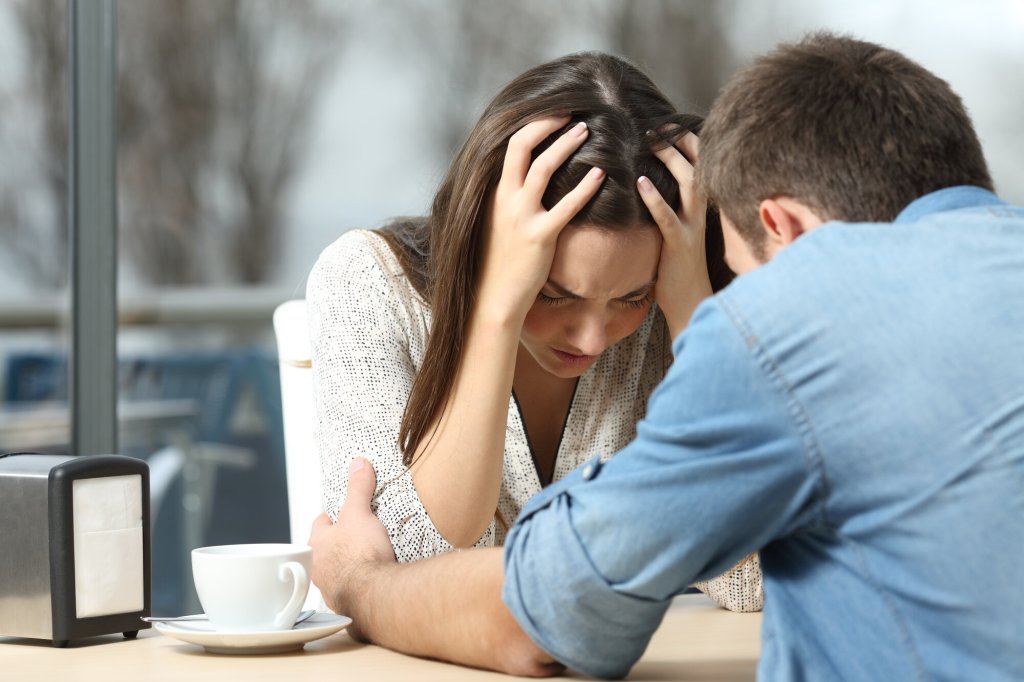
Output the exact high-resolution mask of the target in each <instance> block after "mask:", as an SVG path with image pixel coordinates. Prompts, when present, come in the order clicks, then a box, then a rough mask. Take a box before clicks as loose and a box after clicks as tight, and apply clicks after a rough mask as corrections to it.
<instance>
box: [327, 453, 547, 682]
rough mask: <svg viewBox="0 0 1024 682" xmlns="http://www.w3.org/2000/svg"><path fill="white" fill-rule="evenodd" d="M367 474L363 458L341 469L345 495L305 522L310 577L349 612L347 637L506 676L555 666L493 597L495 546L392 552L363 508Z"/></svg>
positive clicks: (369, 490)
mask: <svg viewBox="0 0 1024 682" xmlns="http://www.w3.org/2000/svg"><path fill="white" fill-rule="evenodd" d="M375 484H376V478H375V476H374V472H373V467H372V466H370V464H369V462H367V461H366V460H364V459H361V458H359V459H356V460H354V461H353V463H352V466H351V468H350V470H349V481H348V496H347V501H346V502H345V505H344V506H343V507H342V508H341V511H340V512H339V513H338V522H337V523H336V524H331V522H330V519H328V518H327V515H326V514H322V515H321V516H320V517H319V518H318V519H317V520H316V522H315V523H314V524H313V531H312V534H311V535H310V538H309V544H310V546H311V547H312V548H313V582H314V583H315V584H316V586H317V587H319V588H320V590H321V592H322V593H323V596H324V599H325V600H326V602H327V605H328V606H330V607H331V609H333V610H334V611H336V612H338V613H344V614H345V615H348V616H349V617H351V618H352V621H353V625H352V627H351V628H349V631H350V632H351V633H352V634H353V636H355V637H357V638H360V639H365V640H368V641H371V642H374V643H375V644H380V645H381V646H384V647H387V648H389V649H394V650H396V651H401V652H404V653H407V654H413V655H415V656H425V657H430V658H439V659H442V660H447V661H452V662H454V663H461V664H463V665H469V666H473V667H477V668H490V669H494V670H500V671H502V672H506V673H510V674H513V675H528V676H533V677H540V676H545V675H552V674H555V673H557V672H559V671H560V670H562V666H561V665H558V664H557V663H556V662H555V661H554V659H552V658H551V656H549V655H547V654H546V653H544V652H543V651H542V650H541V649H539V648H538V647H537V646H536V645H535V644H534V643H533V642H532V641H530V638H529V637H527V635H526V634H525V633H524V632H523V630H522V629H521V628H520V627H519V625H518V624H517V623H516V621H515V619H514V618H513V617H512V614H511V613H510V612H509V610H508V609H507V608H506V607H505V605H504V603H503V602H502V600H501V590H502V583H503V580H504V575H503V570H502V554H501V550H500V549H479V550H465V551H460V552H453V553H450V554H445V555H441V556H437V557H433V558H430V559H425V560H423V561H419V562H416V563H412V564H399V563H397V562H396V561H395V557H394V552H393V551H392V548H391V542H390V540H389V539H388V535H387V531H386V530H385V529H384V526H383V525H381V523H380V521H378V520H377V518H376V517H375V516H374V515H373V513H372V512H371V511H370V498H371V496H372V495H373V490H374V486H375Z"/></svg>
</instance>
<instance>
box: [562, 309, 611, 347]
mask: <svg viewBox="0 0 1024 682" xmlns="http://www.w3.org/2000/svg"><path fill="white" fill-rule="evenodd" d="M568 336H569V342H570V343H571V344H572V345H573V346H575V350H576V351H577V352H579V353H581V354H583V355H600V354H601V353H603V352H604V349H605V348H606V347H607V346H608V333H607V330H606V325H605V319H604V316H603V315H584V316H581V317H580V318H578V319H577V320H576V324H575V325H573V328H572V330H571V331H570V333H569V335H568Z"/></svg>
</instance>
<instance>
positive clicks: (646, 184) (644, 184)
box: [636, 175, 654, 192]
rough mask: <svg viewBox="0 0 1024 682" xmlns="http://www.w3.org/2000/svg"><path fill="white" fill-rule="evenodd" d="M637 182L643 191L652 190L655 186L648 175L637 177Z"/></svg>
mask: <svg viewBox="0 0 1024 682" xmlns="http://www.w3.org/2000/svg"><path fill="white" fill-rule="evenodd" d="M636 184H637V186H638V187H639V188H640V191H641V192H650V191H651V190H652V189H653V188H654V185H652V184H651V181H650V180H648V179H647V176H646V175H641V176H640V177H639V178H638V179H637V181H636Z"/></svg>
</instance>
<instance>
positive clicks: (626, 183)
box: [382, 52, 732, 465]
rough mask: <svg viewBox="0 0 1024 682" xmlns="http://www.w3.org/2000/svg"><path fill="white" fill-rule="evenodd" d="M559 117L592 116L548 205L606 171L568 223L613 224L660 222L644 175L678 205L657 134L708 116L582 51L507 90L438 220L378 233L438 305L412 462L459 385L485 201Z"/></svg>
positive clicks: (438, 208)
mask: <svg viewBox="0 0 1024 682" xmlns="http://www.w3.org/2000/svg"><path fill="white" fill-rule="evenodd" d="M561 113H570V114H571V116H572V120H571V121H570V123H569V124H568V125H567V127H566V129H568V127H570V126H573V125H575V124H576V123H577V122H578V121H586V123H587V127H588V129H589V131H590V132H589V136H588V138H587V141H586V142H585V143H584V144H583V145H582V146H581V147H580V148H579V149H578V150H577V151H576V152H575V153H574V154H573V155H572V156H571V157H570V158H569V159H568V160H567V161H566V162H565V163H564V164H563V165H562V167H561V168H559V169H558V171H556V172H555V173H554V175H553V176H552V178H551V180H550V182H549V183H548V187H547V191H546V192H545V194H544V198H543V202H542V203H543V204H544V206H546V207H547V208H551V206H553V205H554V204H555V203H557V202H558V200H559V199H561V198H562V197H563V196H565V194H567V193H568V192H569V191H570V190H571V189H572V188H574V187H575V186H576V185H577V184H579V182H580V181H581V180H582V179H583V176H584V175H585V174H586V173H587V172H588V171H589V170H590V169H591V168H592V167H595V166H596V167H599V168H601V169H603V170H604V171H605V173H606V174H607V175H606V177H605V180H604V182H603V183H602V185H601V188H600V189H599V190H598V192H597V195H596V196H595V197H594V198H593V199H592V200H591V201H590V202H589V203H588V204H587V205H586V206H585V207H584V208H583V209H582V210H581V211H580V212H579V213H577V214H576V216H575V218H573V220H572V221H571V222H570V224H576V225H582V224H586V225H594V226H598V227H603V228H605V229H627V228H634V227H636V226H637V225H651V226H653V225H654V221H653V219H652V218H651V216H650V214H649V213H648V211H647V208H646V207H645V206H644V204H643V201H642V200H641V198H640V195H639V194H638V193H637V190H636V180H637V178H638V177H640V176H641V175H645V176H647V177H648V178H650V180H651V182H652V183H654V186H655V187H657V188H658V191H659V192H661V195H662V197H664V198H665V200H666V201H667V202H668V203H669V205H671V206H676V207H678V204H679V186H678V184H677V182H676V181H675V180H674V179H673V178H672V175H671V174H670V173H669V171H668V169H667V168H665V166H664V165H663V164H662V163H661V162H660V161H658V159H657V158H656V157H655V156H654V155H653V153H652V152H651V145H652V143H656V142H658V140H657V139H655V138H661V140H662V141H671V139H672V138H674V137H678V136H680V135H682V134H685V133H686V132H687V131H690V130H694V131H696V130H699V128H700V124H701V120H702V119H701V117H700V116H697V115H694V114H680V113H678V112H677V111H676V110H675V107H673V106H672V104H671V103H670V102H669V101H668V99H667V98H666V97H665V96H664V95H663V94H662V93H661V91H660V90H659V89H658V88H657V86H655V85H654V83H653V82H652V81H651V80H650V78H648V77H647V76H646V75H644V74H643V73H642V72H641V71H640V70H639V69H637V68H636V67H635V66H633V65H632V64H630V63H629V62H627V61H625V60H624V59H622V58H620V57H615V56H612V55H608V54H601V53H594V52H586V53H580V54H573V55H569V56H566V57H562V58H560V59H556V60H554V61H551V62H548V63H546V64H542V65H540V66H537V67H535V68H533V69H530V70H529V71H527V72H526V73H524V74H523V75H521V76H519V77H518V78H516V79H515V80H513V81H512V82H511V83H509V84H508V85H506V86H505V87H504V88H503V89H502V90H501V92H499V93H498V95H497V96H496V97H495V98H494V100H493V101H492V102H491V103H490V105H489V106H488V107H487V109H486V110H485V111H484V113H483V115H482V116H481V117H480V120H479V121H478V122H477V124H476V126H475V127H474V128H473V130H472V132H471V133H470V135H469V137H468V139H467V140H466V142H465V143H464V144H463V145H462V148H461V149H460V150H459V152H458V154H457V155H456V156H455V159H454V161H453V162H452V164H451V167H450V168H449V169H448V173H447V175H446V176H445V177H444V179H443V180H442V182H441V185H440V188H439V189H438V191H437V194H436V196H435V197H434V202H433V205H432V208H431V212H430V215H429V216H427V217H424V218H404V219H398V220H395V221H394V222H392V223H391V224H390V225H388V226H386V227H384V228H383V230H382V232H383V234H384V237H385V239H387V241H388V243H389V245H390V246H391V248H392V250H393V251H394V252H395V255H396V256H397V258H398V260H399V262H400V263H401V264H402V268H403V270H404V271H405V274H406V276H408V277H409V279H410V281H411V282H412V283H413V285H414V286H415V287H416V289H417V291H419V293H420V294H421V295H422V296H423V297H424V298H425V299H427V300H428V301H430V306H431V310H432V316H433V321H432V326H431V330H430V336H429V339H428V341H427V347H426V351H425V353H424V356H423V364H422V366H421V367H420V370H419V372H418V373H417V375H416V378H415V380H414V381H413V386H412V393H411V395H410V396H409V402H408V403H407V404H406V408H405V414H404V415H403V417H402V424H401V428H400V431H399V445H400V446H401V448H402V452H403V453H404V458H403V461H404V462H405V464H406V465H409V464H410V463H411V461H412V457H413V455H414V453H415V452H416V449H417V448H418V447H419V445H420V443H421V442H422V441H423V440H424V439H425V438H426V437H427V436H428V430H429V429H430V427H431V424H432V423H433V422H434V421H435V420H436V418H437V417H438V415H439V414H440V413H441V411H442V410H443V409H444V405H445V403H446V401H447V400H448V397H449V395H450V393H451V390H452V386H453V384H454V381H455V376H456V373H457V371H458V368H459V359H460V358H461V356H462V349H463V344H464V342H465V335H466V328H467V324H468V321H469V317H470V314H471V312H472V307H473V301H474V295H475V291H476V286H477V277H478V274H479V270H480V265H481V261H482V254H481V246H482V243H483V236H484V229H485V225H484V222H485V214H486V202H487V199H488V197H489V196H490V193H491V192H492V191H493V189H494V188H495V186H496V185H497V183H498V179H499V177H500V175H501V168H502V163H503V161H504V157H505V149H506V147H507V145H508V140H509V138H510V137H511V136H512V134H513V133H515V132H516V131H517V130H519V129H520V128H522V127H523V126H524V125H526V124H527V123H529V122H530V121H534V120H536V119H539V118H542V117H545V116H552V115H555V114H561ZM650 131H662V132H661V133H658V134H654V135H652V134H651V132H650ZM666 131H667V132H666ZM561 132H562V131H559V132H558V133H555V134H554V135H552V136H551V137H550V138H548V140H546V141H545V142H544V143H543V144H541V145H540V146H539V147H538V149H536V150H535V154H538V153H540V152H541V151H543V150H544V149H545V148H546V147H547V146H548V145H549V144H550V143H551V142H552V141H554V139H556V138H557V136H558V135H560V134H561ZM708 218H709V220H708V234H707V238H706V243H707V252H708V255H707V258H708V269H709V272H710V274H711V278H712V286H713V288H715V289H718V288H720V287H722V286H725V284H727V283H728V282H729V280H730V279H731V278H732V273H731V272H730V271H729V270H728V268H727V267H725V264H724V260H723V250H724V249H723V246H722V235H721V228H720V227H719V224H718V218H717V214H715V213H714V212H712V211H709V215H708Z"/></svg>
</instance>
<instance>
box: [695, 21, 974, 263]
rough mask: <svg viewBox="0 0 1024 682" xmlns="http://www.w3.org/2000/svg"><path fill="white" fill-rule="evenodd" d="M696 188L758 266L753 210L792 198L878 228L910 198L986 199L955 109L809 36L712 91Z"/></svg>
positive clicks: (925, 79)
mask: <svg viewBox="0 0 1024 682" xmlns="http://www.w3.org/2000/svg"><path fill="white" fill-rule="evenodd" d="M697 178H698V182H699V183H700V184H701V185H702V186H703V188H704V189H705V191H706V192H707V194H708V196H709V197H710V198H711V199H712V200H713V201H714V202H715V204H716V205H717V206H718V207H719V208H720V209H721V210H722V212H723V213H724V214H725V215H726V216H727V217H728V218H729V220H730V221H731V222H732V223H733V224H734V225H735V226H736V230H737V232H739V233H740V235H741V236H742V237H743V238H744V240H745V241H746V242H747V243H748V244H750V246H751V247H752V248H753V250H754V253H755V255H758V257H761V258H763V251H764V246H763V244H764V237H765V232H764V230H763V229H762V228H761V221H760V218H759V217H758V206H759V205H760V203H761V201H762V200H764V199H768V198H771V197H775V196H779V195H789V196H792V197H794V198H796V199H798V200H800V201H802V202H804V203H805V204H807V205H808V206H810V207H811V208H813V209H815V210H816V211H817V212H818V214H819V216H820V217H821V218H823V219H825V220H843V221H846V222H862V221H867V222H879V221H884V222H888V221H891V220H894V219H895V218H896V216H897V215H898V214H899V212H900V211H902V210H903V208H904V207H906V205H907V204H909V203H910V202H911V201H913V200H914V199H917V198H918V197H920V196H923V195H925V194H928V193H930V192H934V191H936V190H939V189H942V188H944V187H953V186H956V185H977V186H979V187H984V188H986V189H992V179H991V177H990V176H989V172H988V166H987V165H986V163H985V156H984V154H983V153H982V150H981V144H980V143H979V141H978V136H977V135H976V134H975V132H974V127H973V126H972V125H971V119H970V117H969V116H968V115H967V111H966V110H965V109H964V105H963V102H961V101H960V98H959V97H958V96H957V95H956V93H954V92H953V90H952V89H951V88H950V87H949V85H948V84H947V83H946V82H945V81H944V80H942V79H941V78H939V77H938V76H936V75H935V74H933V73H931V72H930V71H928V70H927V69H925V68H924V67H922V66H920V65H918V64H916V63H915V62H913V61H911V60H909V59H907V58H906V57H904V56H903V55H901V54H900V53H898V52H895V51H893V50H889V49H887V48H884V47H881V46H880V45H876V44H874V43H869V42H865V41H862V40H855V39H853V38H848V37H845V36H839V35H835V34H831V33H824V32H823V33H813V34H810V35H809V36H807V37H806V38H804V39H803V40H801V41H800V42H797V43H790V44H784V45H781V46H779V47H778V48H776V49H775V50H774V51H772V52H770V53H768V54H766V55H764V56H762V57H759V58H758V59H757V60H755V61H754V62H753V64H751V65H750V66H749V67H747V68H746V69H744V70H743V71H741V72H740V73H738V74H737V75H736V76H734V77H733V78H732V80H730V81H729V84H728V85H726V87H725V88H724V89H723V90H722V92H721V93H720V94H719V96H718V98H717V99H716V100H715V103H714V105H712V107H711V113H710V114H708V123H707V125H706V126H705V128H704V134H703V135H702V138H701V163H700V164H699V165H698V168H697Z"/></svg>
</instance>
